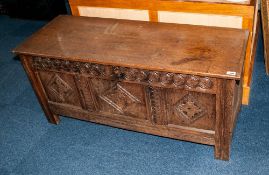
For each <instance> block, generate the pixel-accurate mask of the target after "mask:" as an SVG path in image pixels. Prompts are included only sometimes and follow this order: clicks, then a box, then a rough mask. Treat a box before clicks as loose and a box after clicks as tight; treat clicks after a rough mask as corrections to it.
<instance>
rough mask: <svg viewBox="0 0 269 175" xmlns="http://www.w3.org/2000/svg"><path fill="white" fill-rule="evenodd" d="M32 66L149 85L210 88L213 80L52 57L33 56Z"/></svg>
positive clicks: (38, 68) (39, 68) (198, 88)
mask: <svg viewBox="0 0 269 175" xmlns="http://www.w3.org/2000/svg"><path fill="white" fill-rule="evenodd" d="M32 66H33V68H34V69H36V70H55V71H66V72H70V73H80V74H84V75H88V76H92V77H96V78H107V79H118V80H120V81H135V82H141V83H146V84H148V85H150V86H158V87H165V88H187V89H197V90H210V89H212V88H213V86H214V81H213V80H212V78H209V77H201V76H196V75H186V74H180V73H168V72H161V71H150V70H142V69H134V68H128V67H119V66H110V65H102V64H95V63H85V62H78V61H68V60H61V59H54V58H41V57H34V58H33V60H32Z"/></svg>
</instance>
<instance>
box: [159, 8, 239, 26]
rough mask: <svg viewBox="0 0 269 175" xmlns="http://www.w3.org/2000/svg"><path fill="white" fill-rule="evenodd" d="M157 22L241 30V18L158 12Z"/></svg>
mask: <svg viewBox="0 0 269 175" xmlns="http://www.w3.org/2000/svg"><path fill="white" fill-rule="evenodd" d="M158 17H159V22H166V23H177V24H192V25H204V26H216V27H228V28H238V29H241V28H242V17H240V16H228V15H214V14H198V13H184V12H168V11H159V12H158Z"/></svg>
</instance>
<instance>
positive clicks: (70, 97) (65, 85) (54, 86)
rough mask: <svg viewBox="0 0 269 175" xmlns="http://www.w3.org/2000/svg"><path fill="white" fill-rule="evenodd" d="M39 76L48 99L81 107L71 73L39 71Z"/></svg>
mask: <svg viewBox="0 0 269 175" xmlns="http://www.w3.org/2000/svg"><path fill="white" fill-rule="evenodd" d="M39 77H40V80H41V82H42V85H43V87H44V89H45V91H46V94H47V96H48V99H49V100H50V101H52V102H56V103H63V104H69V105H73V106H77V107H81V103H80V100H79V98H80V97H79V93H78V90H77V86H76V84H75V79H74V77H73V76H72V75H69V74H64V73H57V72H43V71H40V72H39Z"/></svg>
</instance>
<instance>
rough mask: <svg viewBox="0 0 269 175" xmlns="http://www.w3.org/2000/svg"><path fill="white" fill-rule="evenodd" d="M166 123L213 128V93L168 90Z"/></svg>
mask: <svg viewBox="0 0 269 175" xmlns="http://www.w3.org/2000/svg"><path fill="white" fill-rule="evenodd" d="M167 101H168V103H169V105H168V106H169V107H168V109H169V112H168V113H169V115H168V116H169V119H168V124H172V125H176V126H184V127H194V128H198V129H208V130H214V125H215V112H216V110H215V95H212V94H204V93H197V92H190V91H184V90H168V93H167Z"/></svg>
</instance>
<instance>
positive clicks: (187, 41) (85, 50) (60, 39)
mask: <svg viewBox="0 0 269 175" xmlns="http://www.w3.org/2000/svg"><path fill="white" fill-rule="evenodd" d="M247 39H248V32H247V31H244V30H239V29H227V28H216V27H202V26H191V25H179V24H164V23H162V24H161V23H150V22H140V21H139V22H138V21H128V20H117V19H101V18H89V17H74V16H58V17H57V18H55V19H54V20H53V21H51V22H50V23H49V24H48V25H46V26H45V27H43V28H42V29H41V30H39V31H38V32H36V33H35V34H34V35H32V36H31V37H30V38H28V39H27V40H26V41H25V42H23V43H22V44H21V45H19V46H18V47H17V48H15V49H14V52H15V53H16V54H26V55H35V56H44V57H50V58H60V59H66V60H74V61H81V62H93V63H101V64H107V65H116V66H125V67H132V68H140V69H148V70H158V71H167V72H174V73H184V74H193V75H202V76H210V77H219V78H230V79H240V78H241V72H242V71H243V70H242V67H243V61H244V56H245V49H246V43H247Z"/></svg>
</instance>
